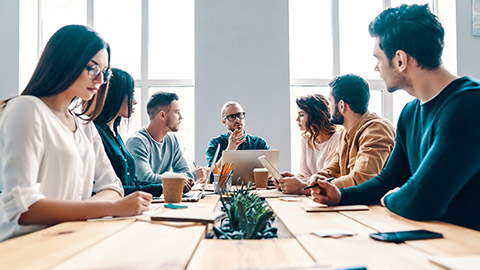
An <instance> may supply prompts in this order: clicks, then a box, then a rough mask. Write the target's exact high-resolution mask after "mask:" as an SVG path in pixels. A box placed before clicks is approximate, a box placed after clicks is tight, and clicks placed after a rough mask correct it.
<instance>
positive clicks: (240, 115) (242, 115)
mask: <svg viewBox="0 0 480 270" xmlns="http://www.w3.org/2000/svg"><path fill="white" fill-rule="evenodd" d="M237 118H238V119H240V120H241V119H244V118H245V112H239V113H232V114H229V115H227V116H225V117H224V118H223V119H228V121H230V122H232V121H235V119H237Z"/></svg>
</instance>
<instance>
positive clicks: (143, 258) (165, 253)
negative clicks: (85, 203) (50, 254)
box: [53, 221, 205, 269]
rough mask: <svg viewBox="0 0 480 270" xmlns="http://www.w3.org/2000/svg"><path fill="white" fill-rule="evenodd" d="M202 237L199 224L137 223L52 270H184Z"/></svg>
mask: <svg viewBox="0 0 480 270" xmlns="http://www.w3.org/2000/svg"><path fill="white" fill-rule="evenodd" d="M204 235H205V226H204V225H202V224H181V225H169V224H165V223H150V222H143V221H137V222H135V223H134V224H132V225H131V226H129V227H128V228H126V229H125V230H122V231H120V232H118V233H116V234H114V235H112V236H111V237H109V238H107V239H105V240H104V241H102V242H100V243H98V244H96V245H95V246H93V247H90V248H89V249H87V250H85V251H83V252H81V253H79V254H77V255H75V256H73V257H71V258H70V259H67V260H65V261H64V262H62V263H60V264H58V265H56V267H54V268H53V269H185V267H186V266H187V263H188V261H189V260H190V258H191V256H192V254H193V252H194V251H195V248H196V247H197V245H198V243H199V241H200V240H201V239H203V238H204Z"/></svg>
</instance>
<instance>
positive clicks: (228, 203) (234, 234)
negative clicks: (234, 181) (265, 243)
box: [213, 184, 277, 239]
mask: <svg viewBox="0 0 480 270" xmlns="http://www.w3.org/2000/svg"><path fill="white" fill-rule="evenodd" d="M220 201H221V202H222V210H223V211H224V212H225V213H226V217H225V218H224V219H222V220H221V221H220V222H219V226H214V227H213V232H214V234H215V236H216V237H217V238H218V239H270V238H277V228H274V227H272V225H271V223H272V220H273V219H274V214H273V211H272V210H271V209H270V207H268V205H267V204H266V202H265V201H264V199H262V198H261V197H259V196H258V195H257V194H256V193H253V192H250V184H248V185H247V186H244V185H242V186H241V187H240V189H238V190H237V191H234V192H233V193H232V194H231V197H224V196H222V195H221V196H220Z"/></svg>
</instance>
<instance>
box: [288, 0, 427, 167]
mask: <svg viewBox="0 0 480 270" xmlns="http://www.w3.org/2000/svg"><path fill="white" fill-rule="evenodd" d="M403 3H406V4H429V5H430V7H431V8H432V4H433V1H428V0H368V1H359V0H330V1H318V0H290V1H289V17H290V32H289V33H290V78H291V79H290V97H291V103H290V104H291V105H290V112H291V118H290V119H291V121H292V125H291V127H292V129H291V138H292V141H291V147H292V148H291V152H292V159H291V160H292V164H291V166H292V167H291V168H292V172H293V173H298V172H299V163H300V162H299V161H300V141H301V140H300V134H301V133H300V130H299V129H298V125H297V124H296V123H294V122H295V119H296V117H297V106H296V103H295V99H296V98H298V97H300V96H305V95H308V94H313V93H319V94H323V95H325V96H326V97H328V93H329V87H328V82H329V81H330V80H331V79H332V78H333V77H334V76H337V75H340V74H346V73H354V74H358V75H360V76H362V77H363V78H364V79H366V80H367V81H368V82H369V84H370V88H371V93H370V103H369V110H370V111H372V112H376V113H377V114H378V115H381V116H384V117H386V118H387V119H389V120H390V121H392V122H393V123H394V124H396V121H397V118H398V116H399V114H400V112H401V110H402V109H403V106H404V105H405V104H406V103H407V102H409V101H410V100H412V99H413V97H411V96H409V95H408V94H406V93H405V92H403V91H397V92H396V93H394V94H393V95H392V94H389V93H386V92H385V91H384V90H385V88H384V84H383V81H382V80H381V79H380V77H379V74H378V73H377V72H375V71H374V67H375V64H376V59H375V58H374V57H373V46H374V39H372V38H371V37H370V35H369V33H368V24H369V23H370V21H371V20H372V19H373V18H375V16H376V15H378V14H379V13H380V12H381V11H382V10H383V9H384V8H386V7H389V6H399V5H401V4H403ZM360 10H361V12H359V11H360ZM432 10H434V8H432ZM434 11H435V10H434Z"/></svg>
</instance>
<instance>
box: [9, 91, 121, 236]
mask: <svg viewBox="0 0 480 270" xmlns="http://www.w3.org/2000/svg"><path fill="white" fill-rule="evenodd" d="M75 122H76V125H77V130H76V131H75V132H72V131H71V130H70V129H68V128H67V126H65V125H64V124H63V123H62V122H61V121H60V119H58V118H57V116H55V115H54V114H53V112H52V111H51V110H50V109H49V108H48V106H47V105H46V104H45V103H43V101H42V100H40V99H39V98H36V97H33V96H19V97H16V98H14V99H12V100H10V101H9V102H8V104H7V106H6V108H5V110H4V111H3V112H2V114H1V115H0V190H1V191H2V193H1V194H0V240H2V239H5V238H8V237H11V236H14V235H18V234H23V233H26V232H31V231H34V230H37V229H40V228H43V227H44V226H21V225H19V224H18V219H19V217H20V215H21V214H22V213H24V212H26V211H27V210H28V208H29V207H30V206H31V205H32V204H34V203H35V202H37V201H38V200H40V199H43V198H50V199H61V200H71V201H81V200H85V199H87V198H89V197H91V196H92V192H99V191H101V190H105V189H112V190H115V191H118V192H119V193H120V194H122V195H123V187H122V184H121V182H120V180H119V179H118V177H117V176H116V174H115V172H114V170H113V168H112V165H111V164H110V161H109V160H108V157H107V155H106V154H105V149H104V147H103V144H102V141H101V138H100V136H99V135H98V132H97V129H96V128H95V126H94V125H93V123H89V124H85V123H86V122H85V121H83V120H81V119H80V118H77V117H75Z"/></svg>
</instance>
